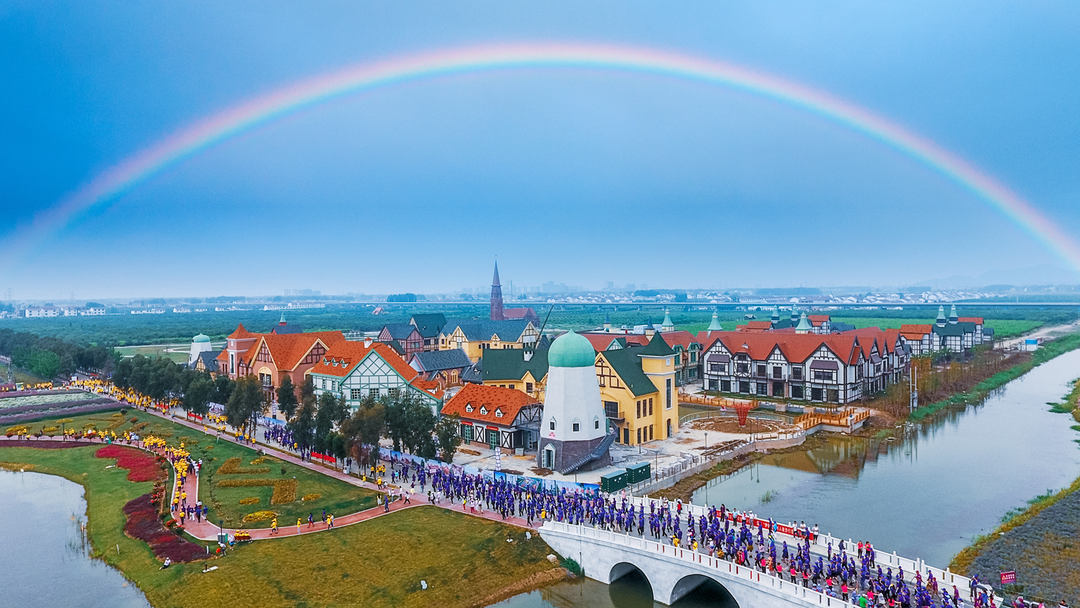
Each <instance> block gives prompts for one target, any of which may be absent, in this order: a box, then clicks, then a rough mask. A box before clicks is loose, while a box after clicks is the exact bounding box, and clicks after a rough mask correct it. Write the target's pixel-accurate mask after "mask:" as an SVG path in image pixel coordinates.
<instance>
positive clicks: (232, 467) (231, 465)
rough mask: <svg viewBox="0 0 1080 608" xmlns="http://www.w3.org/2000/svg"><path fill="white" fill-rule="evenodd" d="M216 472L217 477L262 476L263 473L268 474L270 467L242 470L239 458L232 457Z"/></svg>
mask: <svg viewBox="0 0 1080 608" xmlns="http://www.w3.org/2000/svg"><path fill="white" fill-rule="evenodd" d="M217 472H218V474H219V475H248V474H251V475H262V474H264V473H269V472H270V467H250V468H244V467H241V466H240V457H239V456H234V457H232V458H230V459H228V460H226V461H225V462H224V463H223V464H222V465H221V467H220V468H219V469H218V470H217Z"/></svg>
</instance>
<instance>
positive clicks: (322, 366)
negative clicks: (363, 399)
mask: <svg viewBox="0 0 1080 608" xmlns="http://www.w3.org/2000/svg"><path fill="white" fill-rule="evenodd" d="M371 351H375V352H376V353H378V355H379V357H381V358H382V360H383V361H386V363H387V364H389V365H390V367H392V368H394V370H395V371H396V372H397V373H398V374H401V377H402V378H405V380H406V381H408V382H410V383H411V382H412V381H413V379H415V378H416V377H417V376H419V375H420V372H418V371H416V370H415V369H413V368H412V367H411V366H409V364H407V363H405V360H404V359H402V358H401V356H400V355H398V354H397V352H396V351H395V350H394V349H392V348H390V347H389V346H387V345H386V344H383V343H382V342H372V343H371V346H364V343H363V342H347V341H342V342H340V343H338V344H335V345H334V346H332V347H330V349H329V350H327V351H326V354H325V355H323V359H322V361H320V362H319V363H316V364H315V367H313V368H312V370H311V371H313V372H315V373H318V374H325V375H328V376H337V377H339V378H344V377H345V376H348V375H349V373H351V372H352V370H353V369H355V368H356V366H357V365H359V364H360V362H361V361H363V360H364V358H365V357H367V356H368V354H369V353H370V352H371ZM335 361H336V362H338V365H336V366H335V365H333V364H332V363H333V362H335ZM342 362H343V363H342Z"/></svg>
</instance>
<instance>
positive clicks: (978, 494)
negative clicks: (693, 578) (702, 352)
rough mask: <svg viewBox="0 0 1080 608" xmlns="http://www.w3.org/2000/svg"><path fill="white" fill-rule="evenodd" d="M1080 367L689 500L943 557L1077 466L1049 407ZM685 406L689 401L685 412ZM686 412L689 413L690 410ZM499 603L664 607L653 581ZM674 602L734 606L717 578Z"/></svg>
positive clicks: (1076, 361)
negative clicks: (890, 436)
mask: <svg viewBox="0 0 1080 608" xmlns="http://www.w3.org/2000/svg"><path fill="white" fill-rule="evenodd" d="M1077 377H1080V351H1074V352H1071V353H1067V354H1065V355H1062V356H1060V357H1057V358H1056V359H1054V360H1052V361H1050V362H1048V363H1044V364H1042V365H1040V366H1039V367H1037V368H1035V369H1034V370H1032V371H1031V372H1030V373H1028V374H1027V375H1025V376H1023V377H1022V378H1019V379H1017V380H1014V381H1013V382H1011V383H1009V384H1008V385H1006V386H1004V387H1002V388H1001V389H999V390H998V391H996V392H995V393H994V394H993V395H991V396H990V397H988V398H987V399H986V400H985V401H983V402H982V403H978V404H971V405H967V406H957V407H956V408H954V409H952V410H951V411H949V412H946V413H943V414H942V415H941V416H940V417H938V418H937V419H936V420H934V421H933V422H930V423H926V424H919V425H909V426H907V427H905V429H904V430H903V432H901V433H898V437H897V438H896V439H895V440H894V441H875V440H871V439H861V438H851V437H832V438H830V439H829V440H828V441H827V442H826V444H825V445H824V446H822V447H820V448H815V449H813V450H804V451H801V452H793V453H790V454H781V455H775V456H766V457H765V458H764V459H762V460H761V461H759V462H758V463H755V464H754V465H751V466H748V467H746V468H744V469H742V470H740V471H738V472H736V473H735V474H733V475H729V476H725V477H721V478H717V479H714V480H713V481H711V482H710V483H709V484H707V485H706V486H704V487H702V488H701V489H699V490H698V491H697V492H695V493H694V496H693V502H694V504H713V505H717V506H719V505H720V504H721V503H724V504H726V505H727V506H728V507H729V508H730V507H734V508H738V509H741V510H746V509H751V510H753V511H754V512H755V513H757V514H759V515H761V516H764V517H772V518H773V519H775V520H777V521H778V522H781V523H787V522H789V521H805V522H806V523H807V524H808V525H810V526H813V525H814V524H817V525H819V526H820V528H821V530H822V531H825V532H830V533H832V534H833V535H835V536H842V537H844V538H852V539H855V541H856V542H858V539H863V540H870V541H871V542H873V543H874V545H875V546H877V547H878V548H879V549H881V550H888V551H896V552H898V553H900V554H902V555H905V556H907V557H913V558H920V557H921V558H922V559H924V560H926V561H927V562H928V563H930V564H932V565H935V566H939V567H945V566H947V565H948V563H949V561H950V560H951V559H952V556H953V555H955V554H956V553H957V552H959V551H960V550H961V549H963V548H964V547H966V546H967V545H969V544H970V543H971V540H972V538H973V537H975V536H977V535H979V534H985V533H987V532H989V531H991V530H993V529H994V528H995V527H996V526H997V525H998V523H1000V521H1001V519H1002V517H1003V516H1004V515H1005V514H1006V513H1007V512H1008V511H1009V510H1010V509H1013V508H1017V507H1023V506H1025V505H1026V502H1027V501H1028V500H1029V499H1031V498H1033V497H1035V496H1037V495H1039V494H1043V493H1045V492H1046V491H1047V490H1057V489H1060V488H1062V487H1065V486H1067V485H1069V484H1070V483H1072V481H1073V480H1074V479H1076V478H1077V477H1080V446H1078V445H1077V442H1076V440H1077V439H1078V438H1080V434H1078V433H1076V432H1075V431H1073V430H1072V429H1071V428H1070V426H1071V425H1073V424H1074V421H1073V420H1072V418H1071V417H1070V416H1068V415H1067V414H1054V413H1051V412H1050V411H1049V409H1050V406H1049V405H1047V403H1048V402H1056V401H1060V400H1061V399H1062V397H1063V396H1064V395H1065V394H1066V393H1068V392H1069V386H1068V383H1069V382H1070V381H1071V380H1075V379H1076V378H1077ZM681 413H682V412H681ZM685 413H689V412H685ZM496 606H498V607H499V608H549V607H553V608H587V607H588V608H592V607H594V606H595V607H598V608H659V607H660V606H661V604H654V602H653V601H652V599H651V593H650V590H649V586H648V582H647V581H644V580H642V579H640V578H632V577H625V578H624V579H620V580H619V581H616V583H615V584H612V585H610V586H609V585H604V584H601V583H598V582H595V581H592V580H585V581H572V582H564V583H560V584H557V585H554V586H552V587H548V588H545V589H541V590H539V591H533V592H531V593H526V594H522V595H519V596H516V597H513V598H510V599H509V600H506V601H505V602H502V603H500V604H496ZM675 606H676V608H704V607H706V606H709V607H724V608H728V607H729V606H732V607H733V606H734V603H733V602H731V601H730V600H728V599H726V598H725V597H724V593H723V592H722V591H720V590H719V589H716V588H709V589H701V590H700V591H699V593H696V594H694V595H692V596H688V597H686V598H684V599H683V600H681V601H680V602H679V603H677V604H675Z"/></svg>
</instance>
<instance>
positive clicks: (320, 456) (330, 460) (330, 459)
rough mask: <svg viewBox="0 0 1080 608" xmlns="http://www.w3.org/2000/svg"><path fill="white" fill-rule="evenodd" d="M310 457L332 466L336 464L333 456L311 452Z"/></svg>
mask: <svg viewBox="0 0 1080 608" xmlns="http://www.w3.org/2000/svg"><path fill="white" fill-rule="evenodd" d="M311 457H312V458H316V459H318V460H321V461H323V462H328V463H330V464H334V463H335V462H337V459H336V458H334V457H333V456H327V455H326V454H320V453H318V452H312V453H311Z"/></svg>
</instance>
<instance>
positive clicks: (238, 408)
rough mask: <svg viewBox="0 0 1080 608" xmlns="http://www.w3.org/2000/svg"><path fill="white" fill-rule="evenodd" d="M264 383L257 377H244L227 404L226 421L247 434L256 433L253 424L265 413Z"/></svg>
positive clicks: (237, 382)
mask: <svg viewBox="0 0 1080 608" xmlns="http://www.w3.org/2000/svg"><path fill="white" fill-rule="evenodd" d="M264 404H265V398H264V397H263V387H262V382H259V379H258V378H256V377H255V376H244V377H243V378H240V379H239V380H237V381H236V386H235V387H234V388H233V391H232V395H230V396H229V401H228V402H227V403H226V404H225V420H226V421H228V423H229V424H231V425H233V426H235V427H237V428H239V429H241V430H243V431H244V433H246V434H251V433H253V432H254V426H253V425H252V422H253V421H254V420H255V418H256V416H258V415H259V414H260V413H261V412H262V411H263V406H264Z"/></svg>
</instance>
